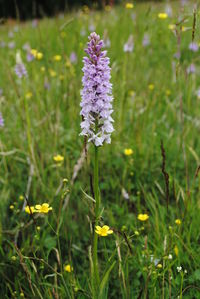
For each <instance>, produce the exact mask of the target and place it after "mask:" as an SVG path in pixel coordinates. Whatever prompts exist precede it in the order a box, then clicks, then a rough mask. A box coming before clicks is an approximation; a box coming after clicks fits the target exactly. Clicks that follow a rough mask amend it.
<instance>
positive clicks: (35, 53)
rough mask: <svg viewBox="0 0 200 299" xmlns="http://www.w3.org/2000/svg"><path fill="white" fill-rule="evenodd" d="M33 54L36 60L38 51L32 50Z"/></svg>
mask: <svg viewBox="0 0 200 299" xmlns="http://www.w3.org/2000/svg"><path fill="white" fill-rule="evenodd" d="M30 52H31V54H32V55H33V56H34V57H35V58H36V55H37V50H36V49H31V51H30Z"/></svg>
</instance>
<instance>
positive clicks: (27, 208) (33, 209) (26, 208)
mask: <svg viewBox="0 0 200 299" xmlns="http://www.w3.org/2000/svg"><path fill="white" fill-rule="evenodd" d="M24 211H25V212H26V213H28V214H31V213H32V214H33V213H35V208H34V207H33V206H32V207H29V206H26V207H25V209H24Z"/></svg>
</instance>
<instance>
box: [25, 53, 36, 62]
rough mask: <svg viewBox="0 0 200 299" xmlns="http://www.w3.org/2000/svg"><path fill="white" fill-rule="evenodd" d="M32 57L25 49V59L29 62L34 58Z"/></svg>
mask: <svg viewBox="0 0 200 299" xmlns="http://www.w3.org/2000/svg"><path fill="white" fill-rule="evenodd" d="M34 59H35V57H34V56H33V54H31V52H30V51H27V54H26V60H27V61H28V62H30V61H32V60H34Z"/></svg>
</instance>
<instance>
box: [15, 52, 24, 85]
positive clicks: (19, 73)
mask: <svg viewBox="0 0 200 299" xmlns="http://www.w3.org/2000/svg"><path fill="white" fill-rule="evenodd" d="M15 73H16V75H17V76H18V78H20V79H21V78H22V77H26V76H27V70H26V67H25V65H24V64H23V62H22V59H21V55H20V52H17V54H16V65H15Z"/></svg>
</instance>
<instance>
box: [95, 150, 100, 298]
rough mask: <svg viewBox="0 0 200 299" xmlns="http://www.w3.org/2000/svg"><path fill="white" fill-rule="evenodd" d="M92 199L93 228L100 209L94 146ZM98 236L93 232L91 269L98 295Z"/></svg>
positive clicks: (97, 170) (96, 155)
mask: <svg viewBox="0 0 200 299" xmlns="http://www.w3.org/2000/svg"><path fill="white" fill-rule="evenodd" d="M94 197H95V226H94V230H95V227H96V225H98V218H99V207H100V196H99V159H98V147H97V146H94ZM97 245H98V236H97V234H96V233H95V232H94V239H93V267H94V283H95V293H96V294H98V288H99V269H98V255H97V247H98V246H97Z"/></svg>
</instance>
